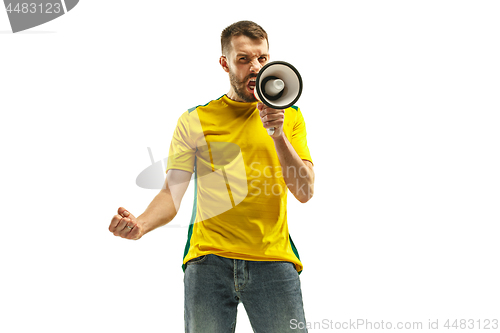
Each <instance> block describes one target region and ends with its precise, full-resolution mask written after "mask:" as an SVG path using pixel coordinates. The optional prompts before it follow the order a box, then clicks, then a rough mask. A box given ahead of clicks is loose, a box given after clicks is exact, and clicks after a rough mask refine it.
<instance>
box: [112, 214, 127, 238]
mask: <svg viewBox="0 0 500 333" xmlns="http://www.w3.org/2000/svg"><path fill="white" fill-rule="evenodd" d="M128 222H129V220H128V219H127V218H126V217H123V218H122V219H121V220H120V223H118V225H117V226H116V229H115V232H114V233H113V234H114V235H115V236H120V234H121V232H122V231H123V229H124V228H125V226H126V225H127V223H128Z"/></svg>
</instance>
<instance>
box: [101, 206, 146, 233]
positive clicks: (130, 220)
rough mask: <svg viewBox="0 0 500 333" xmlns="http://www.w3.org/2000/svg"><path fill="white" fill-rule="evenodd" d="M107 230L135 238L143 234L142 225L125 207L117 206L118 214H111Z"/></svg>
mask: <svg viewBox="0 0 500 333" xmlns="http://www.w3.org/2000/svg"><path fill="white" fill-rule="evenodd" d="M109 231H110V232H112V233H113V235H115V236H120V237H122V238H126V239H133V240H137V239H139V238H141V237H142V236H143V235H144V225H143V224H142V223H141V222H139V221H138V220H137V219H136V218H135V216H134V215H132V214H130V213H129V212H128V211H127V210H126V209H125V208H123V207H120V208H118V215H115V216H113V219H112V220H111V224H110V225H109Z"/></svg>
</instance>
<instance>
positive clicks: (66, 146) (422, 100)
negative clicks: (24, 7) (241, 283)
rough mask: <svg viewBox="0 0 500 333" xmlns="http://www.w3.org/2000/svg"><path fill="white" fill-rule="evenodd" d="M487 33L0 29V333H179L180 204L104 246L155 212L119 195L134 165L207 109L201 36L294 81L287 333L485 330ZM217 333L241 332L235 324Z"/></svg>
mask: <svg viewBox="0 0 500 333" xmlns="http://www.w3.org/2000/svg"><path fill="white" fill-rule="evenodd" d="M28 2H29V1H28ZM499 15H500V4H499V3H498V2H497V1H329V2H327V1H311V0H309V1H264V2H263V1H260V2H254V1H246V2H237V3H236V2H228V1H226V2H222V1H184V2H182V1H177V2H175V3H174V2H172V1H118V0H110V1H99V2H97V1H90V0H83V1H81V2H80V3H79V4H78V5H77V6H76V7H75V8H74V9H73V10H72V11H70V12H69V13H68V14H66V15H64V16H62V17H60V18H58V19H56V20H54V21H52V22H49V23H46V24H44V25H42V26H39V27H35V28H33V29H31V30H28V31H26V32H22V33H17V34H12V33H11V32H10V25H9V21H8V18H7V14H6V13H5V11H3V10H0V31H1V33H0V111H1V123H0V126H1V127H0V128H1V129H0V144H1V154H2V159H1V161H2V162H1V173H0V181H1V185H0V194H1V201H0V205H1V210H0V213H1V215H0V220H1V235H2V236H1V240H0V247H1V249H0V250H1V252H0V253H1V255H0V256H1V257H0V267H1V274H0V279H1V282H0V306H1V311H0V331H2V332H9V333H11V332H39V331H43V332H54V333H55V332H73V333H76V332H121V333H125V332H138V331H140V332H148V333H152V332H182V331H183V330H184V319H183V301H184V299H183V272H182V269H181V264H182V256H183V253H184V245H185V241H186V236H187V228H186V227H185V226H182V225H183V224H186V221H187V220H188V219H189V217H190V214H191V206H192V201H193V200H192V190H193V189H192V187H191V189H188V192H187V194H186V196H185V199H184V201H183V204H182V206H181V212H180V213H179V215H178V216H177V217H176V219H175V220H174V221H172V223H171V226H167V227H162V228H160V229H157V230H155V231H154V232H152V233H150V234H148V235H146V236H144V237H143V238H142V239H141V240H139V241H136V242H135V241H128V240H124V239H121V238H117V237H115V236H113V235H112V234H111V233H110V232H109V231H108V226H109V222H110V220H111V218H112V216H113V215H114V214H115V213H116V210H117V209H118V207H120V206H123V207H125V208H127V209H128V210H129V211H131V212H132V213H133V214H135V215H136V216H138V215H140V214H141V213H142V212H143V211H144V209H145V208H146V207H147V205H148V204H149V202H150V201H151V200H152V199H153V197H154V196H155V195H156V193H157V192H158V191H157V190H145V189H142V188H139V187H138V186H137V185H136V184H135V179H136V176H137V175H138V174H139V173H140V172H141V171H142V170H143V169H144V168H146V167H147V166H148V165H150V159H149V155H148V150H147V147H151V148H152V152H153V155H154V157H155V159H156V160H158V159H160V158H164V157H166V156H167V153H168V147H169V145H170V140H171V137H172V133H173V130H174V128H175V125H176V121H177V118H178V117H179V116H180V114H181V113H182V112H184V111H185V110H186V109H188V108H190V107H193V106H196V105H200V104H205V103H207V102H208V101H210V100H212V99H215V98H218V97H220V96H221V95H222V94H224V93H226V92H227V91H228V89H229V82H228V78H227V74H225V73H224V72H223V70H222V69H221V68H220V65H219V64H218V58H219V56H220V32H221V31H222V29H223V28H225V27H226V26H228V25H229V24H231V23H233V22H236V21H238V20H241V19H249V20H253V21H255V22H257V23H259V24H260V25H262V26H263V27H264V29H266V31H267V32H268V34H269V39H270V40H269V41H270V53H271V60H285V61H288V62H290V63H292V64H294V66H295V67H297V69H298V70H299V71H300V73H301V75H302V77H303V80H304V90H303V94H302V97H301V99H300V100H299V102H298V103H297V105H299V106H300V107H301V110H302V112H303V114H304V117H305V120H306V124H307V130H308V143H309V148H310V151H311V154H312V157H313V160H314V163H315V172H316V184H315V196H314V198H313V199H312V200H311V201H310V202H308V203H306V204H300V203H299V202H298V201H296V200H295V199H293V196H291V195H290V200H289V215H288V216H289V221H288V222H289V226H290V233H291V235H292V238H293V240H294V242H295V244H296V246H297V248H298V250H299V253H300V257H301V259H302V261H303V263H304V271H303V273H302V274H301V275H300V279H301V283H302V293H303V299H304V307H305V313H306V319H307V320H308V321H310V322H315V321H316V322H317V321H322V320H323V319H328V320H333V321H334V322H342V321H349V320H356V319H366V320H370V321H372V322H380V321H382V320H384V322H388V321H391V322H393V323H396V322H398V321H412V322H413V321H422V322H423V324H424V328H425V327H427V323H428V320H429V319H432V320H436V319H439V324H440V325H442V324H443V323H444V321H445V320H446V319H475V320H480V319H481V320H484V319H493V318H497V319H500V318H498V317H499V309H500V304H499V296H500V288H499V283H498V281H499V280H500V273H499V266H498V262H499V260H498V254H499V253H500V251H499V250H500V243H499V241H498V235H499V228H498V225H499V222H500V219H499V216H500V210H499V199H500V176H499V170H500V157H499V148H500V147H499V146H500V131H499V127H500V115H499V112H500V99H499V88H500V79H499V77H500V61H499V59H500V46H499V45H500V44H499V37H500V20H499V19H498V18H499ZM310 331H322V330H320V329H317V330H310ZM359 331H361V330H359ZM442 331H446V330H444V329H443V330H442ZM236 332H252V330H251V328H250V325H249V322H248V318H247V316H246V314H245V311H244V308H243V306H241V305H240V307H239V313H238V324H237V329H236Z"/></svg>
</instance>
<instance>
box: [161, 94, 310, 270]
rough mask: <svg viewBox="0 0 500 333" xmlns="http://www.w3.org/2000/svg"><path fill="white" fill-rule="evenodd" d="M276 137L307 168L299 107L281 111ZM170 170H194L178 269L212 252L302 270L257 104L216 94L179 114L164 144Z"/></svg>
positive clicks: (283, 186) (281, 182)
mask: <svg viewBox="0 0 500 333" xmlns="http://www.w3.org/2000/svg"><path fill="white" fill-rule="evenodd" d="M283 132H284V134H285V135H286V137H287V138H288V140H289V141H290V143H291V144H292V146H293V148H294V149H295V151H296V152H297V154H298V155H299V157H300V158H301V159H303V160H308V161H311V163H312V159H311V156H310V153H309V148H308V147H307V139H306V126H305V122H304V118H303V116H302V113H301V111H300V109H299V108H298V107H296V106H292V107H290V108H287V109H285V120H284V125H283ZM170 169H179V170H185V171H189V172H192V173H194V182H195V193H194V195H195V197H194V204H193V211H192V217H191V221H190V224H189V228H188V235H187V242H186V247H185V249H184V258H183V263H182V269H183V270H185V268H186V265H185V264H186V262H188V261H189V260H191V259H193V258H196V257H199V256H203V255H207V254H215V255H218V256H221V257H226V258H232V259H241V260H254V261H289V262H292V263H294V264H295V268H296V269H297V272H299V274H300V273H301V271H302V269H303V265H302V263H301V261H300V257H299V253H298V251H297V248H296V247H295V245H294V243H293V241H292V238H291V237H290V234H289V231H288V223H287V204H286V202H287V192H288V188H287V186H286V184H285V181H284V178H283V173H282V169H281V165H280V162H279V159H278V155H277V153H276V148H275V146H274V141H273V139H272V138H271V137H270V136H269V135H268V134H267V131H266V129H265V128H264V127H263V126H262V121H261V119H260V115H259V110H258V109H257V102H255V103H242V102H236V101H233V100H231V99H229V98H228V97H227V96H226V95H223V96H221V97H220V98H218V99H216V100H213V101H210V102H209V103H207V104H205V105H203V106H197V107H194V108H191V109H189V110H187V111H186V112H184V113H183V114H182V115H181V116H180V117H179V120H178V122H177V127H176V128H175V131H174V135H173V138H172V142H171V145H170V150H169V156H168V163H167V172H168V170H170ZM289 172H290V171H289Z"/></svg>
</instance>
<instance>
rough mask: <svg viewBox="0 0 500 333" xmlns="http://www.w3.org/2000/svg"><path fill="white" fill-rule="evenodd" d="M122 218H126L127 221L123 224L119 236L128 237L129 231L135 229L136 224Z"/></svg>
mask: <svg viewBox="0 0 500 333" xmlns="http://www.w3.org/2000/svg"><path fill="white" fill-rule="evenodd" d="M124 220H126V222H127V223H126V224H125V227H123V230H122V231H121V232H120V236H121V237H123V238H128V235H129V234H130V232H131V231H132V230H134V229H136V228H137V225H136V224H135V223H134V222H133V221H131V220H130V219H128V218H124Z"/></svg>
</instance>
